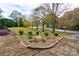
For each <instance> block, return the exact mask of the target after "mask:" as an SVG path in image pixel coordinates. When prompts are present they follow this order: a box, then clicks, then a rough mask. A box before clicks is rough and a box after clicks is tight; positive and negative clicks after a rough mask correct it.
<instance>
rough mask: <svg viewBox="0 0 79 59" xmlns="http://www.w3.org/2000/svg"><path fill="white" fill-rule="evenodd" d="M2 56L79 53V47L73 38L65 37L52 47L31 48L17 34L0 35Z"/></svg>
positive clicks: (0, 53) (0, 52)
mask: <svg viewBox="0 0 79 59" xmlns="http://www.w3.org/2000/svg"><path fill="white" fill-rule="evenodd" d="M0 55H2V56H54V55H55V56H58V55H59V56H60V55H65V56H66V55H68V56H69V55H75V56H77V55H79V47H78V45H77V44H76V43H74V41H73V40H72V39H68V38H64V39H63V40H61V41H60V42H59V43H58V44H57V45H56V46H54V47H52V48H50V49H43V50H42V49H31V48H26V47H24V46H23V45H21V43H20V41H19V40H18V38H17V36H16V35H6V36H0Z"/></svg>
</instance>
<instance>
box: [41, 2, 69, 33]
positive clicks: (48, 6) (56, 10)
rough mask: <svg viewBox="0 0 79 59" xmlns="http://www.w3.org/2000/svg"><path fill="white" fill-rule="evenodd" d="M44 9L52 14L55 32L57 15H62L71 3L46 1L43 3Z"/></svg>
mask: <svg viewBox="0 0 79 59" xmlns="http://www.w3.org/2000/svg"><path fill="white" fill-rule="evenodd" d="M41 6H42V7H43V9H45V10H46V12H48V13H49V14H51V15H52V17H51V18H52V25H53V26H52V29H53V33H55V28H56V20H57V17H58V16H60V15H62V14H63V13H64V12H65V11H67V10H68V6H69V4H64V3H45V4H42V5H41Z"/></svg>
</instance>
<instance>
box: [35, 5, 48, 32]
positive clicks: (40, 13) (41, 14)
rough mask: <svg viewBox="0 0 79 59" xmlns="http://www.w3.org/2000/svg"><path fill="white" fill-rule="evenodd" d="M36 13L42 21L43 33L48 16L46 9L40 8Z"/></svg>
mask: <svg viewBox="0 0 79 59" xmlns="http://www.w3.org/2000/svg"><path fill="white" fill-rule="evenodd" d="M34 12H35V13H34V14H35V15H36V16H38V17H39V18H40V19H41V21H42V31H44V25H45V23H44V21H45V17H46V15H47V12H46V9H45V8H44V7H43V6H39V7H37V8H35V9H34Z"/></svg>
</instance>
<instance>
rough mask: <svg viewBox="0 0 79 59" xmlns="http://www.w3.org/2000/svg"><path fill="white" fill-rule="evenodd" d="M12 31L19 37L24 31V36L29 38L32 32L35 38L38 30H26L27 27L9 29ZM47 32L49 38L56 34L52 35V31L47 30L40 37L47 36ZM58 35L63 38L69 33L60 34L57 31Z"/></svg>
mask: <svg viewBox="0 0 79 59" xmlns="http://www.w3.org/2000/svg"><path fill="white" fill-rule="evenodd" d="M9 29H10V30H12V31H13V32H15V33H16V34H17V35H19V33H18V32H19V30H22V31H23V32H24V33H23V36H24V37H26V38H27V37H28V32H30V31H31V32H32V34H33V37H34V36H35V35H36V31H37V30H36V29H35V28H33V29H32V28H26V27H12V28H9ZM45 32H47V33H48V34H49V36H54V34H53V33H52V31H51V30H45V31H44V32H42V31H40V35H41V36H45V34H44V33H45ZM56 33H58V34H59V35H60V36H63V35H67V34H69V33H66V32H58V31H56Z"/></svg>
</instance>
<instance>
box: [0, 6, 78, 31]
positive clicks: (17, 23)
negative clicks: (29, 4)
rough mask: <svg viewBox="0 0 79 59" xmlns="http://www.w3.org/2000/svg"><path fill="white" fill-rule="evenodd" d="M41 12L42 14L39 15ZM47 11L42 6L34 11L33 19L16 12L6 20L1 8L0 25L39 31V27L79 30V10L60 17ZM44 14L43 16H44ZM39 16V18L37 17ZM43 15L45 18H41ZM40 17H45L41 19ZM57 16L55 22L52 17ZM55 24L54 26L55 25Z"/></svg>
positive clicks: (76, 9)
mask: <svg viewBox="0 0 79 59" xmlns="http://www.w3.org/2000/svg"><path fill="white" fill-rule="evenodd" d="M39 11H41V14H39ZM43 11H44V13H45V12H47V11H46V9H45V8H44V7H43V6H41V7H38V8H36V9H34V10H33V13H34V14H32V18H31V19H28V18H27V17H26V16H25V15H23V14H22V13H21V12H18V11H16V10H14V11H13V12H12V13H11V14H10V16H9V17H10V18H4V17H3V15H2V13H3V11H2V10H1V8H0V25H1V26H5V27H31V26H32V27H36V29H37V30H38V28H39V26H41V27H43V30H44V27H46V28H52V26H54V25H55V26H56V28H59V29H63V28H64V27H65V28H66V29H68V30H79V8H75V9H74V10H72V11H67V12H65V13H64V15H63V16H61V17H58V16H56V15H55V14H54V13H52V14H51V13H48V14H47V15H44V13H43ZM42 13H43V14H42ZM37 15H38V16H37ZM41 15H43V16H41ZM39 16H41V17H43V18H40V17H39ZM53 16H55V17H56V19H55V20H54V19H53V18H52V17H53ZM53 23H54V25H53Z"/></svg>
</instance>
